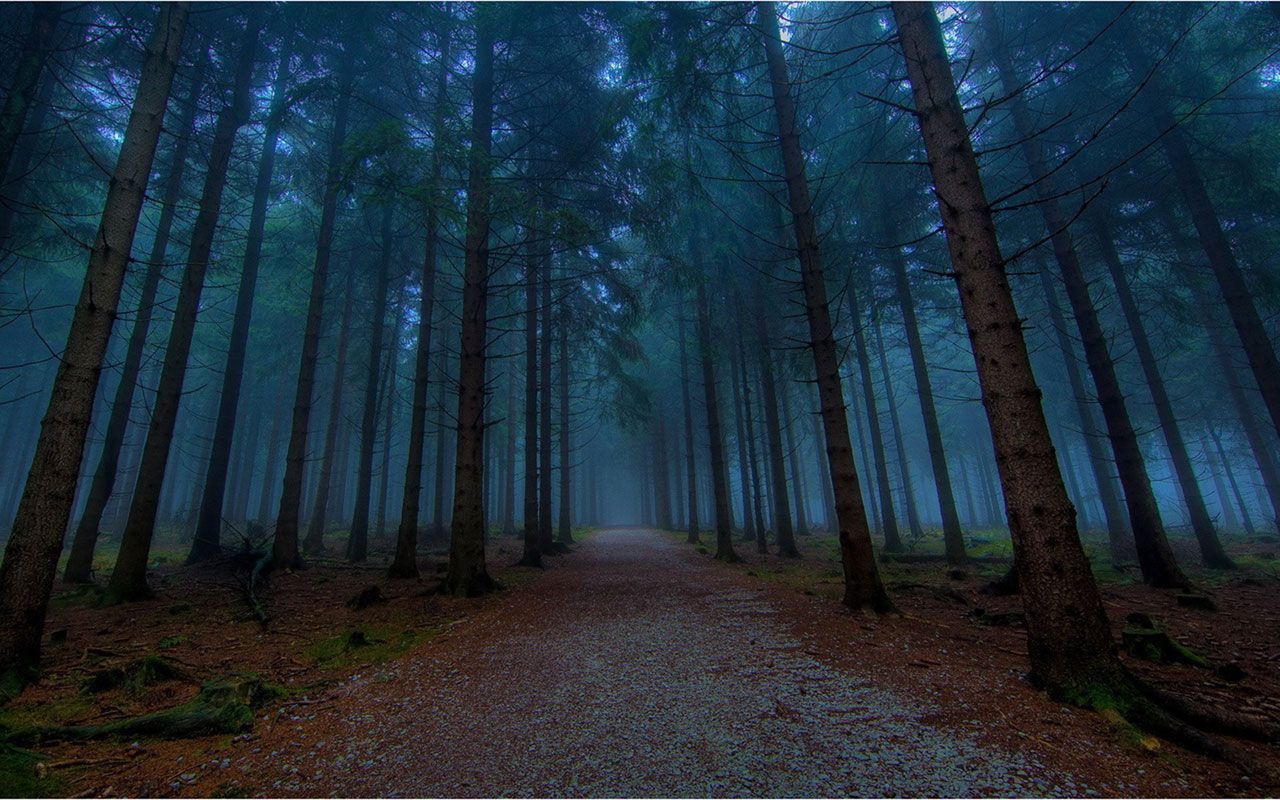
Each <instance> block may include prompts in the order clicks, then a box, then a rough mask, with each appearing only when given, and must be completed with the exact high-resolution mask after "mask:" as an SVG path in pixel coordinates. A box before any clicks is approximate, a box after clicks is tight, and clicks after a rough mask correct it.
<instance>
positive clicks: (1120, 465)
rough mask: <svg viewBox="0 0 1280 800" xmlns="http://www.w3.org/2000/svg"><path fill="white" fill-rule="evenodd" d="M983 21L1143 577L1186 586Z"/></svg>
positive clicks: (1036, 150) (1029, 135)
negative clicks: (1100, 419)
mask: <svg viewBox="0 0 1280 800" xmlns="http://www.w3.org/2000/svg"><path fill="white" fill-rule="evenodd" d="M984 16H985V17H986V20H987V32H988V35H989V36H990V37H991V38H992V40H993V45H992V47H991V53H992V57H993V59H994V60H995V63H996V69H997V71H998V72H999V73H1000V81H1001V84H1002V85H1003V87H1004V90H1005V91H1006V92H1011V93H1012V95H1011V96H1010V97H1009V110H1010V114H1011V116H1012V117H1013V123H1014V128H1015V129H1016V130H1017V133H1018V137H1019V138H1020V139H1021V140H1022V154H1023V158H1024V159H1025V160H1026V162H1027V168H1028V170H1029V172H1030V173H1031V178H1032V180H1033V181H1034V185H1035V194H1036V198H1037V200H1038V202H1037V206H1038V208H1039V209H1040V215H1041V217H1042V219H1043V222H1044V227H1045V230H1047V231H1048V232H1049V235H1050V238H1051V240H1052V242H1053V254H1054V257H1055V259H1056V260H1057V262H1058V268H1059V270H1061V272H1062V280H1063V283H1064V285H1065V286H1066V290H1067V298H1068V300H1069V301H1070V302H1071V311H1072V314H1073V316H1075V318H1076V325H1077V327H1078V328H1079V331H1080V339H1081V342H1082V343H1083V345H1084V351H1085V359H1086V360H1087V362H1088V364H1089V372H1090V373H1091V374H1092V375H1093V382H1094V386H1095V388H1096V389H1097V395H1098V403H1099V405H1101V406H1102V416H1103V418H1104V419H1105V420H1106V424H1107V435H1108V436H1109V438H1110V439H1111V446H1112V449H1113V451H1114V453H1115V460H1116V469H1117V470H1118V471H1119V473H1120V484H1121V485H1122V486H1123V487H1124V497H1125V503H1126V504H1127V505H1128V507H1129V522H1130V524H1131V526H1132V528H1133V539H1134V544H1135V546H1136V547H1137V551H1138V564H1139V566H1140V567H1141V568H1142V577H1143V580H1145V581H1146V582H1147V583H1149V584H1151V585H1152V586H1157V587H1167V586H1179V587H1185V586H1187V585H1188V584H1189V581H1188V580H1187V578H1186V576H1185V575H1183V574H1182V570H1181V569H1180V568H1179V567H1178V564H1177V562H1175V561H1174V558H1173V552H1172V551H1171V550H1170V549H1169V542H1168V540H1167V538H1166V537H1165V531H1164V524H1163V523H1162V522H1161V520H1160V510H1159V507H1158V506H1157V505H1156V498H1155V494H1154V492H1152V490H1151V479H1150V477H1149V476H1148V474H1147V468H1146V463H1145V460H1144V459H1143V456H1142V449H1141V447H1139V445H1138V437H1137V434H1136V432H1135V431H1134V429H1133V423H1132V421H1131V420H1130V418H1129V411H1128V409H1127V408H1126V406H1125V401H1124V394H1123V392H1122V391H1121V389H1120V381H1119V379H1118V378H1117V377H1116V370H1115V363H1114V362H1113V361H1112V359H1111V355H1110V353H1109V352H1108V348H1107V341H1106V336H1105V335H1104V334H1103V332H1102V325H1101V323H1100V322H1099V321H1098V313H1097V311H1096V309H1095V308H1094V305H1093V301H1092V300H1091V299H1090V297H1089V285H1088V282H1087V280H1086V279H1085V275H1084V270H1083V269H1082V267H1081V266H1080V259H1079V257H1078V255H1077V253H1076V249H1075V244H1074V242H1073V241H1072V238H1071V234H1070V232H1069V231H1068V228H1067V218H1066V217H1065V216H1064V215H1063V213H1062V209H1061V206H1060V205H1059V203H1058V198H1057V195H1056V194H1055V189H1054V187H1053V181H1052V175H1051V174H1050V172H1049V168H1048V166H1047V165H1046V163H1045V155H1044V152H1043V148H1042V147H1041V144H1040V142H1039V140H1038V139H1036V137H1035V133H1036V126H1035V123H1034V120H1033V119H1032V117H1031V113H1030V110H1029V109H1028V108H1027V104H1026V100H1025V99H1024V98H1023V96H1022V94H1021V93H1020V92H1019V90H1020V89H1021V88H1022V85H1023V84H1022V82H1021V81H1020V80H1019V79H1018V76H1017V75H1016V74H1015V73H1014V71H1013V65H1012V63H1011V62H1010V61H1009V57H1008V54H1007V52H1006V51H1005V49H1004V47H1003V46H1002V45H1001V43H1000V42H999V29H998V26H997V23H996V21H995V17H994V15H993V14H992V13H990V12H988V14H986V15H984Z"/></svg>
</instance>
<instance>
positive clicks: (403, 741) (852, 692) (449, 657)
mask: <svg viewBox="0 0 1280 800" xmlns="http://www.w3.org/2000/svg"><path fill="white" fill-rule="evenodd" d="M552 564H553V567H552V568H551V569H549V570H547V572H546V574H545V575H542V576H541V577H540V578H539V579H538V580H537V581H535V582H534V583H532V584H530V585H529V586H527V587H525V588H521V589H517V590H513V591H511V592H507V593H504V596H503V597H502V599H501V600H500V601H498V602H496V603H494V604H492V605H490V606H488V607H486V608H484V609H483V610H481V611H480V612H478V613H476V614H475V615H474V616H473V617H471V618H470V619H468V620H467V621H465V622H464V623H462V624H460V625H458V626H457V627H456V629H455V631H454V632H453V633H451V634H449V635H448V636H446V637H443V638H441V639H438V640H436V641H434V642H432V643H430V644H428V645H426V646H425V647H424V648H422V649H420V650H418V651H415V653H413V654H410V655H409V656H407V657H405V658H403V659H401V660H399V661H397V662H394V663H391V664H387V665H384V666H382V667H378V668H374V669H371V670H369V671H367V672H365V673H364V674H359V675H356V676H353V677H352V678H351V679H350V680H349V681H347V682H345V683H344V684H343V685H342V686H341V687H339V688H338V689H336V690H333V691H332V692H331V693H330V694H329V695H328V697H327V698H326V699H325V700H324V701H323V702H320V703H318V704H315V705H311V706H302V707H295V708H293V709H292V711H291V712H290V713H287V714H286V715H285V716H284V717H282V718H281V719H279V720H278V721H275V722H274V724H272V725H271V727H270V730H264V731H263V732H262V734H261V736H260V737H258V738H256V739H254V740H252V741H248V742H242V743H239V744H238V745H236V748H235V750H236V752H235V757H234V758H233V759H231V760H230V761H226V760H216V761H215V763H213V764H209V765H205V767H206V768H207V767H210V766H211V767H214V769H213V770H211V771H212V772H214V773H217V774H218V775H217V776H215V775H214V774H210V772H206V771H204V770H203V769H202V770H201V771H200V772H199V773H197V774H199V775H200V776H201V780H199V781H198V782H195V783H193V784H192V785H189V786H183V787H181V790H182V793H184V794H185V793H201V791H202V790H203V792H205V793H207V792H209V791H211V790H212V789H213V788H214V787H215V786H216V785H217V783H214V781H220V780H225V779H227V778H234V779H236V781H237V783H239V784H240V786H241V787H243V788H244V789H249V788H250V787H253V788H254V789H256V791H258V792H265V793H268V794H302V795H365V796H376V795H425V796H473V795H476V796H512V795H515V796H522V795H523V796H528V795H534V796H546V795H553V796H554V795H573V796H581V795H589V796H653V795H659V796H689V795H696V796H722V795H763V796H795V795H800V796H842V795H844V796H848V795H854V796H857V795H876V796H895V795H896V796H912V795H944V796H975V795H990V794H996V795H1023V794H1032V795H1046V794H1073V795H1080V794H1093V793H1095V792H1097V793H1100V794H1117V793H1119V794H1123V793H1128V792H1132V791H1133V790H1134V788H1135V787H1132V786H1128V785H1125V784H1116V783H1113V782H1106V783H1105V784H1099V783H1098V782H1096V781H1089V780H1083V781H1082V780H1076V779H1073V778H1072V777H1071V776H1069V775H1066V774H1062V773H1061V772H1060V771H1057V770H1055V769H1054V768H1052V767H1049V766H1046V765H1045V764H1043V763H1041V762H1040V761H1039V760H1038V758H1037V757H1036V756H1035V755H1033V754H1031V753H1030V752H1027V753H1015V752H1010V751H1004V750H999V749H996V748H994V747H993V746H991V745H990V743H989V742H988V743H986V744H983V745H979V744H978V742H977V741H976V740H975V739H974V738H973V737H972V735H971V734H970V733H969V732H956V731H955V730H947V729H944V728H942V727H938V726H937V725H935V724H931V723H928V722H925V721H924V720H923V719H922V717H923V716H924V715H925V714H928V713H929V712H930V711H933V710H936V709H931V708H928V707H927V705H926V704H925V702H924V701H920V700H913V699H909V698H906V697H902V696H898V695H897V694H895V693H894V692H892V691H890V690H887V689H884V688H879V687H877V686H874V685H872V684H871V682H870V681H869V680H868V679H867V678H866V677H862V676H859V675H858V674H854V673H853V672H850V671H847V670H844V669H841V668H837V667H834V666H831V665H829V664H826V663H823V661H822V660H820V658H815V657H814V655H811V654H810V651H807V650H806V649H805V645H804V644H803V643H802V642H801V641H799V640H798V639H796V638H795V637H793V636H792V635H791V634H789V633H788V632H787V630H788V626H787V625H786V624H784V621H783V620H782V619H780V614H782V613H784V612H785V609H782V608H781V607H780V605H779V603H778V602H777V601H776V598H775V597H774V596H773V594H774V593H776V591H777V590H776V587H767V586H766V585H764V584H763V583H760V582H758V581H755V580H753V579H750V578H747V577H745V576H743V575H742V574H741V573H737V572H733V571H729V570H723V569H720V568H718V567H717V566H715V565H712V564H709V563H707V559H706V558H705V557H704V556H698V555H696V554H694V553H693V552H692V551H691V549H690V548H686V547H682V546H680V545H677V544H675V543H673V542H671V541H670V540H668V539H666V538H664V537H663V536H662V535H660V534H658V533H655V532H652V531H642V530H634V531H618V530H610V531H602V532H600V533H598V534H596V536H595V537H594V539H593V540H592V541H591V542H590V543H588V544H586V545H584V546H582V547H581V548H580V549H579V551H578V552H576V553H573V554H571V555H568V556H564V557H561V558H558V559H555V560H554V561H553V562H552ZM845 622H846V623H847V622H848V618H847V617H846V618H845ZM921 680H922V681H923V680H924V679H923V678H922V679H921ZM922 688H923V687H922ZM921 694H922V695H923V696H928V695H929V693H928V692H923V691H922V692H921ZM259 727H260V728H262V726H259ZM972 730H973V728H972V726H970V728H969V731H972ZM194 767H196V765H192V764H188V766H187V768H194Z"/></svg>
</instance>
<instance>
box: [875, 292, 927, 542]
mask: <svg viewBox="0 0 1280 800" xmlns="http://www.w3.org/2000/svg"><path fill="white" fill-rule="evenodd" d="M871 333H872V334H873V335H874V336H875V344H876V358H877V359H878V360H879V362H880V374H881V375H883V376H884V402H885V405H887V406H888V407H889V433H890V435H891V436H892V437H893V449H894V451H895V452H896V453H897V456H898V474H899V477H900V478H901V480H902V505H903V508H904V510H905V511H906V514H907V530H909V531H911V536H912V538H913V539H916V540H919V539H921V538H922V537H923V536H924V528H923V527H922V526H921V524H920V512H919V510H918V509H917V508H916V495H915V491H914V489H913V487H912V484H913V481H912V479H911V462H910V460H908V458H907V448H906V444H905V443H904V442H903V434H902V418H901V415H900V414H899V413H898V400H897V398H896V397H895V396H894V393H893V374H892V373H891V372H890V371H889V357H888V355H887V354H886V352H885V347H884V335H883V334H882V333H881V331H880V312H879V309H878V308H877V307H876V303H875V298H874V297H873V298H872V300H871Z"/></svg>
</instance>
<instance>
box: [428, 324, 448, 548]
mask: <svg viewBox="0 0 1280 800" xmlns="http://www.w3.org/2000/svg"><path fill="white" fill-rule="evenodd" d="M443 335H444V332H443V331H442V332H441V336H442V337H443ZM437 370H439V373H440V378H439V381H438V383H437V387H438V388H437V391H438V394H437V395H436V465H435V482H434V485H433V486H432V493H431V502H432V505H433V509H432V514H431V531H432V533H433V534H434V535H436V536H441V537H443V536H444V535H445V533H444V531H445V526H444V506H445V491H444V479H445V454H446V445H447V443H448V436H447V433H448V430H449V428H448V425H447V418H446V415H445V412H446V402H445V401H446V399H447V394H446V390H447V387H448V385H449V352H448V350H446V349H444V348H441V351H440V366H439V367H437Z"/></svg>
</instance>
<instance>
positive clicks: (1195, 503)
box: [1092, 213, 1235, 569]
mask: <svg viewBox="0 0 1280 800" xmlns="http://www.w3.org/2000/svg"><path fill="white" fill-rule="evenodd" d="M1092 222H1093V228H1094V237H1095V238H1096V239H1097V242H1098V246H1099V248H1100V249H1101V251H1102V260H1103V262H1105V263H1106V265H1107V270H1108V271H1109V272H1110V273H1111V280H1112V282H1113V283H1114V284H1115V289H1116V296H1117V298H1118V299H1119V300H1120V308H1121V310H1122V311H1123V313H1124V318H1125V322H1126V323H1127V324H1128V326H1129V334H1130V336H1132V337H1133V347H1134V350H1136V351H1137V353H1138V362H1139V363H1140V364H1141V366H1142V373H1143V376H1144V377H1145V378H1146V379H1147V388H1148V390H1149V391H1150V392H1151V400H1152V403H1154V405H1155V407H1156V417H1157V419H1159V420H1160V430H1161V432H1162V433H1163V434H1164V443H1165V447H1166V448H1168V450H1169V458H1170V460H1171V461H1172V462H1173V470H1174V474H1175V475H1176V476H1177V479H1178V487H1179V488H1180V489H1181V490H1182V498H1183V501H1184V502H1185V503H1186V505H1187V512H1188V514H1189V515H1190V517H1191V530H1192V531H1193V532H1194V533H1195V536H1196V542H1197V543H1198V544H1199V545H1200V558H1201V559H1202V560H1203V561H1204V564H1205V566H1207V567H1209V568H1211V569H1235V562H1233V561H1232V560H1231V557H1230V556H1228V555H1227V551H1226V550H1224V549H1222V542H1220V541H1219V540H1218V532H1217V531H1216V530H1214V527H1213V518H1212V517H1210V516H1209V509H1208V508H1206V507H1205V503H1204V497H1203V495H1202V494H1201V493H1200V481H1199V480H1198V479H1197V478H1196V472H1195V467H1193V466H1192V464H1191V454H1190V453H1188V452H1187V446H1186V443H1185V442H1184V441H1183V439H1182V431H1181V430H1180V426H1179V425H1178V418H1177V416H1176V415H1175V414H1174V413H1173V403H1172V402H1170V400H1169V392H1168V391H1167V390H1166V389H1165V386H1164V379H1163V378H1162V377H1161V375H1160V367H1159V365H1158V364H1157V363H1156V356H1155V352H1154V351H1153V350H1152V349H1151V342H1150V340H1148V339H1147V331H1146V328H1145V327H1144V326H1143V324H1142V316H1141V313H1140V312H1139V311H1138V304H1137V303H1136V302H1135V301H1134V298H1133V292H1132V291H1131V290H1130V288H1129V280H1128V276H1126V275H1125V271H1124V266H1123V265H1122V264H1121V263H1120V254H1119V253H1117V252H1116V248H1115V242H1114V240H1113V239H1112V235H1111V229H1110V226H1109V225H1108V224H1107V222H1106V220H1105V219H1104V218H1103V217H1102V216H1101V215H1100V214H1097V213H1095V214H1094V215H1093V217H1092Z"/></svg>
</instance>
